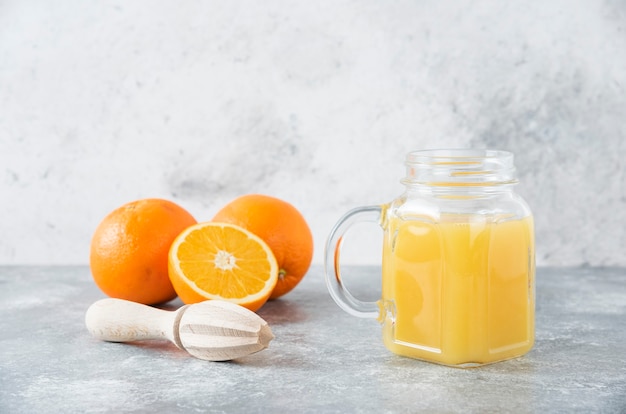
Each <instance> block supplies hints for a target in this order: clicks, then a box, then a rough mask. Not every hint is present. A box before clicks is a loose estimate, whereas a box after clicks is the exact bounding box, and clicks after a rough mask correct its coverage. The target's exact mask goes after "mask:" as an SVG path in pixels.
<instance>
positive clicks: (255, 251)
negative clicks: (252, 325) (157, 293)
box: [168, 222, 278, 311]
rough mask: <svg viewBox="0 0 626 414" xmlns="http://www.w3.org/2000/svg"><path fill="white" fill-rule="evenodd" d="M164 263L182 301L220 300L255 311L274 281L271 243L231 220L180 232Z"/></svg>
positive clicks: (266, 296)
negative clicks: (166, 264)
mask: <svg viewBox="0 0 626 414" xmlns="http://www.w3.org/2000/svg"><path fill="white" fill-rule="evenodd" d="M168 264H169V276H170V280H171V281H172V285H173V286H174V290H175V291H176V293H177V294H178V296H179V297H180V299H181V300H182V301H183V302H184V303H186V304H190V303H197V302H202V301H205V300H209V299H219V300H225V301H228V302H232V303H236V304H238V305H241V306H243V307H246V308H248V309H250V310H251V311H256V310H258V309H259V308H260V307H261V306H263V304H264V303H265V302H266V301H267V300H268V299H269V297H270V295H271V294H272V290H273V289H274V287H275V286H276V282H277V281H278V264H277V262H276V258H275V257H274V254H273V253H272V250H271V249H270V248H269V246H268V245H267V244H266V243H265V242H264V241H263V240H262V239H261V238H259V237H258V236H256V235H254V234H253V233H251V232H249V231H248V230H246V229H244V228H242V227H239V226H236V225H233V224H226V223H216V222H205V223H198V224H195V225H192V226H191V227H188V228H187V229H185V230H183V232H182V233H181V234H179V235H178V237H177V238H176V239H175V240H174V242H173V243H172V246H171V247H170V251H169V262H168Z"/></svg>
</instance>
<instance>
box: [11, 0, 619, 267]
mask: <svg viewBox="0 0 626 414" xmlns="http://www.w3.org/2000/svg"><path fill="white" fill-rule="evenodd" d="M438 147H490V148H499V149H506V150H511V151H513V152H515V154H516V159H517V164H518V168H519V174H520V179H521V184H520V186H519V187H518V191H519V192H520V193H521V194H522V195H523V196H524V197H525V198H526V199H527V201H528V202H529V204H530V205H531V207H532V208H533V210H534V213H535V215H536V225H537V262H538V264H540V265H626V254H625V252H626V247H625V246H626V164H625V163H626V161H625V159H626V2H625V1H624V0H604V1H602V0H574V1H571V0H550V1H533V0H531V1H521V0H520V1H517V0H515V1H510V2H502V1H499V0H484V1H465V0H442V1H371V0H369V1H368V0H365V1H357V0H339V1H336V0H333V1H330V0H322V1H310V2H304V1H278V0H269V1H264V2H258V1H226V0H224V1H199V0H188V1H176V2H174V1H134V2H124V1H101V2H83V1H78V0H76V1H53V2H51V1H44V0H26V1H21V0H0V197H1V206H2V207H1V210H0V213H1V214H0V234H1V235H2V237H0V263H2V264H58V263H68V264H74V263H76V264H85V263H87V261H88V249H89V240H90V237H91V234H92V232H93V230H94V229H95V227H96V226H97V224H98V223H99V221H100V220H101V219H102V218H103V217H104V216H105V215H106V214H107V213H108V212H109V211H111V210H112V209H114V208H115V207H118V206H119V205H121V204H123V203H125V202H128V201H131V200H134V199H137V198H143V197H164V198H168V199H171V200H173V201H175V202H178V203H179V204H181V205H182V206H184V207H185V208H187V209H188V210H189V211H190V212H192V213H193V214H194V215H195V216H196V218H198V219H199V220H206V219H210V218H211V217H212V216H213V214H214V213H215V212H216V211H217V210H218V209H219V208H220V207H221V206H222V205H223V204H225V203H226V202H228V201H230V200H231V199H232V198H234V197H236V196H238V195H241V194H245V193H251V192H260V193H266V194H271V195H274V196H277V197H281V198H284V199H286V200H288V201H290V202H291V203H293V204H294V205H296V207H298V208H299V209H300V210H301V211H302V212H303V214H304V215H305V216H306V218H307V220H308V221H309V223H310V225H311V227H312V230H313V234H314V237H315V241H316V244H315V247H316V254H315V259H314V260H315V262H316V263H321V262H322V251H323V245H324V242H325V239H326V235H327V233H328V231H329V230H330V228H331V227H332V225H333V224H334V222H335V221H336V219H337V218H338V217H339V216H340V215H341V214H342V213H343V212H344V211H346V210H347V209H349V208H351V207H354V206H358V205H363V204H377V203H382V202H387V201H390V200H391V199H393V198H394V197H395V196H396V195H398V194H400V193H401V192H402V186H401V185H400V183H399V180H400V178H401V177H402V175H403V173H404V168H403V165H402V162H403V157H404V154H405V153H406V152H408V151H410V150H414V149H420V148H438ZM361 233H363V234H369V235H370V237H364V236H363V237H360V236H358V235H359V234H361ZM354 234H355V235H357V236H355V237H353V238H352V239H350V243H349V242H346V255H345V257H344V258H345V260H346V262H349V263H363V264H372V263H377V262H378V261H379V260H380V259H379V254H378V253H377V250H378V249H379V246H378V244H377V243H379V241H378V239H379V238H380V232H379V231H378V230H377V229H376V228H375V226H373V227H367V226H364V227H363V228H361V227H359V228H357V229H355V233H354ZM361 238H362V239H363V240H362V241H361V240H359V241H357V240H356V239H361ZM349 245H350V246H349Z"/></svg>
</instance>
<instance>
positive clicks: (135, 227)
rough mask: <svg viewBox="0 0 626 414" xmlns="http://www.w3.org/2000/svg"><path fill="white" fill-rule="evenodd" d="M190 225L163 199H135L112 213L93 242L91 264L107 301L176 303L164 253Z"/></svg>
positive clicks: (190, 221)
mask: <svg viewBox="0 0 626 414" xmlns="http://www.w3.org/2000/svg"><path fill="white" fill-rule="evenodd" d="M193 224H196V219H195V218H193V216H192V215H191V214H190V213H189V212H187V211H186V210H185V209H183V208H182V207H180V206H179V205H177V204H175V203H173V202H171V201H167V200H161V199H156V198H149V199H143V200H137V201H132V202H130V203H128V204H125V205H123V206H121V207H119V208H117V209H115V210H114V211H112V212H111V213H109V214H108V215H107V216H106V217H105V218H104V219H103V220H102V222H101V223H100V224H99V225H98V227H97V228H96V231H95V233H94V235H93V237H92V239H91V252H90V255H89V265H90V267H91V274H92V276H93V278H94V280H95V282H96V284H97V285H98V287H99V288H100V289H101V290H102V291H103V292H104V293H105V294H106V295H108V296H110V297H113V298H119V299H126V300H131V301H134V302H139V303H143V304H146V305H154V304H157V303H164V302H167V301H169V300H172V299H174V298H175V297H176V292H175V291H174V287H173V286H172V283H171V281H170V279H169V275H168V257H167V256H168V252H169V249H170V246H171V244H172V242H173V241H174V239H175V238H176V237H177V236H178V235H179V234H180V233H181V232H182V231H183V230H185V229H186V228H187V227H189V226H191V225H193Z"/></svg>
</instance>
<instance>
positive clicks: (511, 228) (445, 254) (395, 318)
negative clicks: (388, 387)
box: [382, 214, 535, 366]
mask: <svg viewBox="0 0 626 414" xmlns="http://www.w3.org/2000/svg"><path fill="white" fill-rule="evenodd" d="M385 238H386V240H385V243H384V250H383V286H382V306H383V307H384V308H385V311H386V312H385V316H384V318H385V320H384V321H383V322H384V325H383V338H384V342H385V346H386V347H387V348H388V349H389V350H391V351H392V352H394V353H397V354H400V355H405V356H410V357H413V358H418V359H424V360H428V361H433V362H438V363H441V364H446V365H454V366H474V365H481V364H487V363H491V362H496V361H500V360H504V359H509V358H513V357H516V356H519V355H523V354H525V353H526V352H528V351H529V350H530V349H531V348H532V346H533V343H534V332H535V327H534V320H535V314H534V312H535V292H534V286H535V283H534V277H535V272H534V268H535V267H534V234H533V222H532V217H526V218H523V219H506V218H500V219H498V218H488V217H485V216H481V215H462V214H455V215H448V216H442V217H441V218H440V219H439V220H438V221H437V222H433V221H431V220H428V219H420V218H412V219H399V218H392V219H390V221H389V222H388V226H387V228H386V230H385Z"/></svg>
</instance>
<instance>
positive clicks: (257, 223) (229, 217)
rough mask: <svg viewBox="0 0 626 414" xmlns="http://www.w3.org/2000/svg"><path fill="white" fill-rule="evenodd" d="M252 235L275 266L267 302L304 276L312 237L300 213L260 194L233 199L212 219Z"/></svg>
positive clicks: (308, 260)
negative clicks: (275, 279)
mask: <svg viewBox="0 0 626 414" xmlns="http://www.w3.org/2000/svg"><path fill="white" fill-rule="evenodd" d="M212 221H214V222H221V223H231V224H235V225H237V226H240V227H243V228H244V229H246V230H248V231H250V232H251V233H253V234H256V235H257V236H258V237H260V238H261V239H262V240H263V241H264V242H265V243H267V245H268V246H269V247H270V249H271V250H272V253H274V256H275V257H276V262H277V263H278V282H277V283H276V286H275V287H274V290H273V291H272V294H271V296H270V299H276V298H279V297H280V296H283V295H284V294H286V293H288V292H289V291H291V290H292V289H293V288H295V287H296V285H298V283H300V281H301V280H302V278H303V277H304V276H305V275H306V272H307V271H308V270H309V266H310V265H311V260H312V259H313V235H312V234H311V229H310V228H309V225H308V224H307V222H306V220H305V219H304V217H303V216H302V214H300V212H299V211H298V210H297V209H296V208H295V207H294V206H293V205H291V204H289V203H288V202H286V201H283V200H280V199H278V198H275V197H270V196H267V195H262V194H248V195H244V196H241V197H239V198H236V199H235V200H233V201H231V202H230V203H228V204H227V205H226V206H224V207H223V208H222V209H221V210H220V211H218V213H217V214H216V215H215V217H213V220H212Z"/></svg>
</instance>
